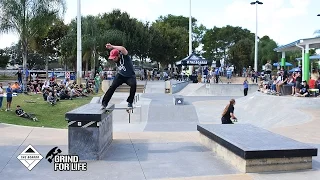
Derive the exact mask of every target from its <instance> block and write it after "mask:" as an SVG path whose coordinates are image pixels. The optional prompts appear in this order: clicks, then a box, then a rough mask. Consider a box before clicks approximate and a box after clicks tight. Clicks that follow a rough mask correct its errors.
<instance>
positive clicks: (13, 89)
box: [0, 70, 101, 121]
mask: <svg viewBox="0 0 320 180" xmlns="http://www.w3.org/2000/svg"><path fill="white" fill-rule="evenodd" d="M20 73H21V71H20V70H19V71H18V73H17V74H18V81H17V82H14V83H8V84H6V86H7V87H6V88H4V86H3V84H2V83H0V111H3V110H4V109H3V108H2V106H3V104H4V103H5V102H4V100H5V98H6V102H7V103H6V108H5V111H13V110H12V109H11V104H12V97H13V96H16V95H18V94H19V93H24V94H28V95H30V94H41V95H42V97H43V100H44V101H46V102H47V103H48V104H50V105H52V106H54V105H56V104H57V102H59V101H61V100H73V99H74V98H81V97H87V96H89V95H90V94H93V93H94V92H95V93H98V92H99V89H100V83H101V80H100V75H98V74H97V77H96V78H94V79H89V78H88V79H87V78H86V80H85V84H80V85H78V84H76V82H75V81H71V80H70V79H69V78H66V79H64V80H58V79H56V78H55V77H54V76H53V77H51V78H50V79H48V80H42V79H39V78H38V77H37V78H35V79H32V80H29V81H27V84H26V88H25V89H24V87H23V84H22V80H21V76H20ZM15 113H16V115H17V116H19V117H23V118H26V119H31V120H33V121H38V119H37V118H36V117H35V116H34V115H33V114H30V113H27V112H25V111H24V110H23V109H22V107H21V106H20V105H17V107H16V110H15Z"/></svg>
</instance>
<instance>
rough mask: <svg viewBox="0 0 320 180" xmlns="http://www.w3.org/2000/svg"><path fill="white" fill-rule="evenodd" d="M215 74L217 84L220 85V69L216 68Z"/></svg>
mask: <svg viewBox="0 0 320 180" xmlns="http://www.w3.org/2000/svg"><path fill="white" fill-rule="evenodd" d="M214 73H215V75H216V83H217V84H218V82H219V75H220V74H219V73H220V72H219V68H216V69H215V71H214Z"/></svg>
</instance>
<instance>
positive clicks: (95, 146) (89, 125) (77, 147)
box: [66, 104, 114, 160]
mask: <svg viewBox="0 0 320 180" xmlns="http://www.w3.org/2000/svg"><path fill="white" fill-rule="evenodd" d="M91 106H94V107H91ZM111 106H114V105H110V106H109V108H110V107H111ZM95 107H96V104H87V105H85V108H84V107H80V108H79V109H80V110H82V111H79V110H77V109H75V110H73V111H71V112H68V113H67V114H68V116H67V115H66V116H67V117H69V118H68V119H67V120H68V126H69V127H68V144H69V146H68V147H69V154H70V155H78V156H79V159H80V160H100V159H101V158H102V157H103V156H104V155H105V153H106V150H107V149H108V147H109V146H110V144H111V142H112V140H113V124H112V121H113V120H112V111H109V113H105V112H104V111H102V110H99V111H98V110H97V109H96V108H95ZM88 114H90V116H88Z"/></svg>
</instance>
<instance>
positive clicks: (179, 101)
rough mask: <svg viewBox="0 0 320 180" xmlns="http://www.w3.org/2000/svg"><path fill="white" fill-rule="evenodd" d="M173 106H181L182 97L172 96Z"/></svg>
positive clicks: (182, 102)
mask: <svg viewBox="0 0 320 180" xmlns="http://www.w3.org/2000/svg"><path fill="white" fill-rule="evenodd" d="M173 104H174V105H183V104H184V97H183V96H181V95H174V96H173Z"/></svg>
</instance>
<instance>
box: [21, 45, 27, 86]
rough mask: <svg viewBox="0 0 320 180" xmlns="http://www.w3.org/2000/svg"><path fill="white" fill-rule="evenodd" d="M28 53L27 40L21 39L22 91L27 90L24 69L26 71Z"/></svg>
mask: <svg viewBox="0 0 320 180" xmlns="http://www.w3.org/2000/svg"><path fill="white" fill-rule="evenodd" d="M27 54H28V49H27V42H26V41H22V59H23V62H22V67H23V74H22V77H23V81H22V83H23V91H24V92H26V91H27V78H28V77H27V74H26V71H27V58H28V56H27Z"/></svg>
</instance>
